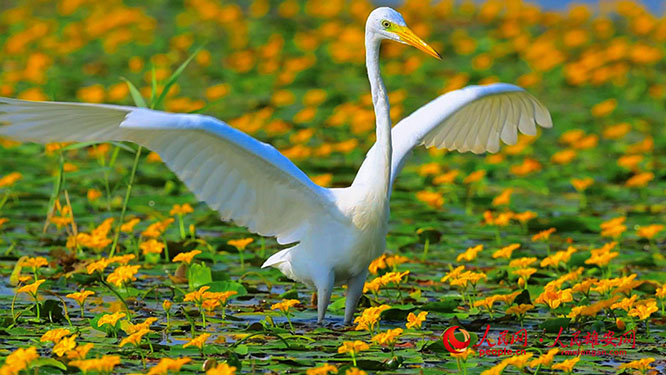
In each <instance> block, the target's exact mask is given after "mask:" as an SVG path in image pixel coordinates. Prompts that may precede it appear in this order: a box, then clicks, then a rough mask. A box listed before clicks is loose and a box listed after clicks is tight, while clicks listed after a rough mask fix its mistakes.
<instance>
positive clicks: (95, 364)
mask: <svg viewBox="0 0 666 375" xmlns="http://www.w3.org/2000/svg"><path fill="white" fill-rule="evenodd" d="M119 364H120V356H118V355H105V356H103V357H102V358H96V359H80V360H76V361H71V362H69V365H71V366H74V367H78V368H79V370H81V371H82V372H84V373H87V372H90V371H98V372H106V373H109V372H111V371H113V368H114V367H116V366H117V365H119Z"/></svg>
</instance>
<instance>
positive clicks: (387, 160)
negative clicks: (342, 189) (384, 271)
mask: <svg viewBox="0 0 666 375" xmlns="http://www.w3.org/2000/svg"><path fill="white" fill-rule="evenodd" d="M380 44H381V40H380V39H378V38H375V37H373V35H372V34H371V33H369V32H367V31H366V33H365V48H366V51H365V65H366V67H367V69H368V79H369V80H370V91H371V93H372V103H373V105H374V107H375V119H376V134H377V139H376V142H375V145H374V146H373V147H372V150H371V151H370V152H369V153H368V155H367V157H366V160H365V162H364V163H363V165H362V166H361V169H360V170H359V171H358V174H357V175H356V178H355V179H354V185H357V184H361V185H364V186H365V187H366V188H367V189H368V190H369V191H368V193H370V194H372V195H376V196H377V198H381V199H382V200H384V199H386V198H388V197H389V196H390V191H389V189H390V185H391V155H392V153H393V149H392V146H391V145H392V144H391V117H390V107H389V102H388V95H387V94H386V87H384V82H383V81H382V77H381V74H380V71H379V46H380Z"/></svg>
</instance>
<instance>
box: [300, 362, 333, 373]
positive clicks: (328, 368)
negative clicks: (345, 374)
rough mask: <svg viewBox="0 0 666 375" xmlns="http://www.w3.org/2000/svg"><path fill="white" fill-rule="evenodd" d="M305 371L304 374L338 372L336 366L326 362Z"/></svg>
mask: <svg viewBox="0 0 666 375" xmlns="http://www.w3.org/2000/svg"><path fill="white" fill-rule="evenodd" d="M305 373H306V375H327V374H337V373H338V368H337V367H335V366H333V365H330V364H328V363H327V364H324V365H321V366H319V367H314V368H311V369H308V370H307V371H306V372H305Z"/></svg>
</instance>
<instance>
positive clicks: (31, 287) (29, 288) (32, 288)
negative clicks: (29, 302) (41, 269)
mask: <svg viewBox="0 0 666 375" xmlns="http://www.w3.org/2000/svg"><path fill="white" fill-rule="evenodd" d="M44 281H46V280H37V281H35V282H34V283H32V284H28V285H24V286H22V287H20V288H18V290H17V291H16V294H19V293H28V294H30V295H31V296H33V297H34V296H36V295H37V289H38V288H39V286H40V285H42V284H43V283H44Z"/></svg>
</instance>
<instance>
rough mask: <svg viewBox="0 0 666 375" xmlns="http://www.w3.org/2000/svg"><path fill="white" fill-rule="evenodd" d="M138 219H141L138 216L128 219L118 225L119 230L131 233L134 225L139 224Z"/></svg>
mask: <svg viewBox="0 0 666 375" xmlns="http://www.w3.org/2000/svg"><path fill="white" fill-rule="evenodd" d="M140 221H141V220H140V219H138V218H134V219H130V220H128V221H126V222H125V223H123V225H121V226H120V231H121V232H123V233H131V232H132V231H133V230H134V227H135V226H136V225H137V224H139V222H140Z"/></svg>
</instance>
